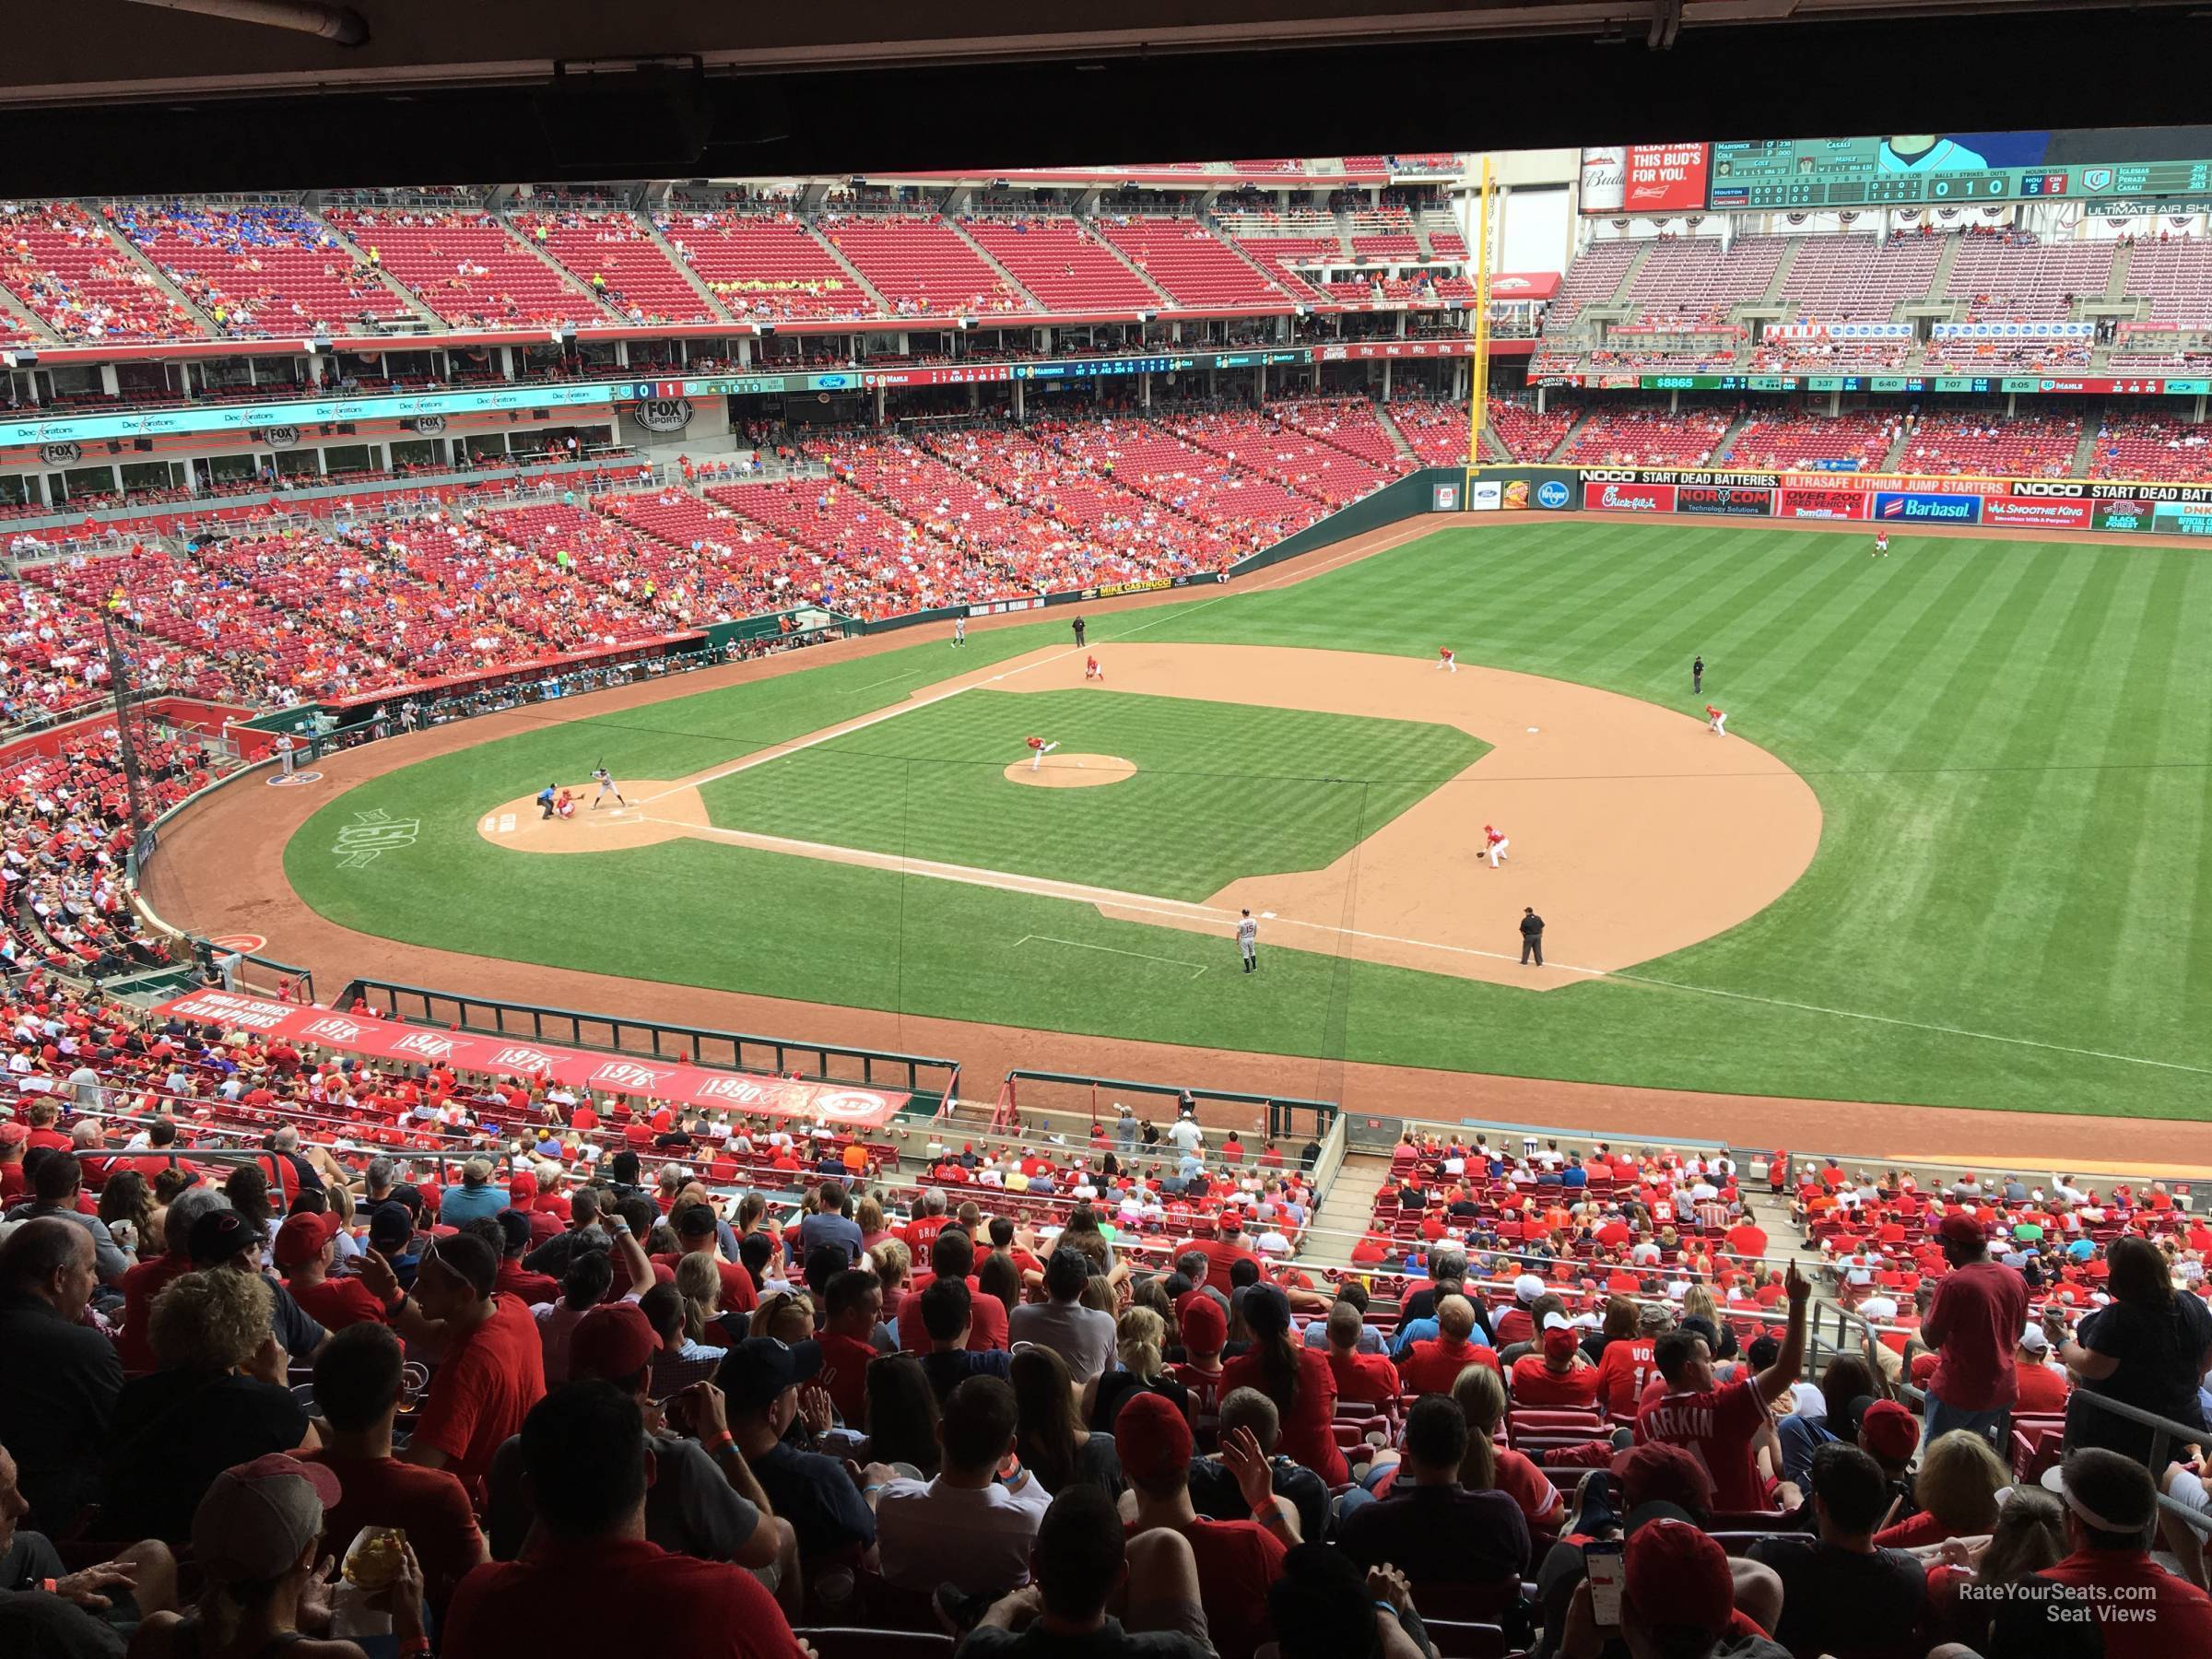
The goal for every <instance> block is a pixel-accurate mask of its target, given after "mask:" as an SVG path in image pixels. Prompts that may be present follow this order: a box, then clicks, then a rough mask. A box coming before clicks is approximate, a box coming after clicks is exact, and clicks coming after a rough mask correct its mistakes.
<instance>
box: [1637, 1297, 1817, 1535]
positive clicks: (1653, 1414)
mask: <svg viewBox="0 0 2212 1659" xmlns="http://www.w3.org/2000/svg"><path fill="white" fill-rule="evenodd" d="M1784 1282H1785V1283H1786V1285H1787V1287H1788V1289H1789V1299H1790V1321H1789V1324H1788V1326H1787V1327H1786V1328H1785V1330H1784V1331H1783V1338H1782V1347H1781V1350H1780V1351H1779V1352H1778V1353H1777V1354H1776V1355H1775V1356H1774V1363H1773V1364H1771V1365H1770V1366H1769V1367H1767V1369H1766V1370H1765V1371H1758V1372H1753V1373H1751V1374H1749V1375H1746V1376H1741V1377H1738V1378H1737V1379H1736V1380H1735V1382H1729V1383H1727V1384H1725V1385H1716V1384H1715V1382H1714V1381H1713V1375H1712V1349H1711V1348H1709V1347H1707V1346H1706V1344H1705V1338H1704V1337H1703V1336H1702V1335H1699V1334H1698V1333H1696V1332H1694V1331H1681V1330H1676V1331H1669V1332H1668V1333H1667V1334H1666V1335H1664V1336H1662V1337H1660V1338H1659V1340H1658V1342H1657V1343H1656V1344H1655V1345H1654V1346H1653V1363H1654V1364H1656V1365H1657V1366H1658V1368H1659V1375H1660V1378H1661V1380H1662V1382H1663V1383H1664V1384H1665V1393H1664V1394H1661V1395H1660V1396H1659V1398H1657V1399H1656V1400H1654V1401H1653V1402H1651V1403H1650V1404H1649V1405H1647V1406H1644V1407H1643V1408H1642V1409H1641V1411H1639V1412H1638V1413H1637V1414H1636V1439H1637V1441H1638V1443H1639V1444H1641V1443H1643V1442H1645V1441H1665V1443H1666V1444H1668V1445H1675V1446H1683V1447H1686V1448H1688V1450H1689V1451H1690V1452H1692V1453H1696V1454H1697V1456H1698V1458H1699V1459H1700V1461H1701V1462H1702V1463H1703V1464H1704V1465H1705V1468H1706V1471H1707V1472H1708V1473H1709V1474H1711V1475H1712V1486H1713V1494H1714V1496H1713V1504H1714V1507H1715V1508H1717V1509H1724V1510H1764V1509H1767V1508H1769V1507H1770V1504H1769V1501H1768V1500H1769V1497H1770V1494H1769V1492H1768V1490H1767V1488H1766V1485H1765V1483H1764V1482H1763V1481H1762V1480H1761V1479H1760V1478H1759V1466H1758V1465H1757V1464H1756V1463H1755V1462H1753V1460H1752V1455H1751V1443H1752V1441H1753V1438H1754V1437H1755V1436H1756V1435H1757V1434H1758V1432H1759V1430H1760V1429H1761V1428H1763V1427H1764V1426H1765V1424H1766V1420H1767V1407H1768V1406H1770V1405H1771V1404H1772V1403H1773V1402H1774V1401H1775V1400H1777V1399H1779V1398H1781V1396H1782V1395H1783V1393H1784V1392H1785V1391H1787V1390H1788V1389H1789V1388H1790V1387H1791V1386H1792V1385H1793V1384H1794V1383H1795V1382H1796V1381H1797V1379H1798V1375H1799V1373H1800V1372H1801V1371H1803V1370H1804V1366H1805V1305H1806V1299H1807V1298H1809V1297H1810V1296H1811V1295H1812V1286H1811V1284H1810V1283H1809V1282H1808V1281H1807V1280H1806V1278H1805V1277H1804V1276H1803V1275H1802V1274H1800V1273H1799V1272H1798V1271H1797V1265H1796V1263H1794V1262H1792V1263H1791V1264H1790V1268H1789V1276H1788V1277H1787V1279H1786V1280H1785V1281H1784ZM1773 1496H1775V1497H1776V1498H1778V1499H1779V1500H1781V1501H1780V1503H1779V1504H1778V1505H1777V1506H1776V1507H1781V1508H1784V1509H1788V1508H1794V1507H1795V1505H1796V1503H1797V1502H1798V1500H1799V1494H1798V1493H1797V1492H1796V1490H1795V1488H1793V1487H1791V1486H1790V1485H1789V1483H1787V1482H1786V1481H1785V1482H1783V1483H1782V1484H1781V1487H1780V1488H1778V1490H1777V1491H1776V1492H1775V1493H1774V1494H1773Z"/></svg>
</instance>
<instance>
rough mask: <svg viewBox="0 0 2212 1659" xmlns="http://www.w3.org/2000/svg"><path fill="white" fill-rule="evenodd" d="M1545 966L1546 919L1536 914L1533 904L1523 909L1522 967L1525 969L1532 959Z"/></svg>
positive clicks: (1538, 964)
mask: <svg viewBox="0 0 2212 1659" xmlns="http://www.w3.org/2000/svg"><path fill="white" fill-rule="evenodd" d="M1531 959H1534V960H1535V964H1536V966H1537V967H1539V968H1541V967H1543V966H1544V918H1543V917H1541V916H1539V915H1537V914H1536V907H1535V905H1533V904H1529V905H1524V906H1522V909H1521V966H1522V967H1524V968H1525V967H1527V966H1528V964H1529V962H1530V960H1531Z"/></svg>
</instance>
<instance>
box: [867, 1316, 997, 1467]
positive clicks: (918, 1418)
mask: <svg viewBox="0 0 2212 1659" xmlns="http://www.w3.org/2000/svg"><path fill="white" fill-rule="evenodd" d="M954 1282H956V1283H957V1282H958V1281H954ZM932 1288H935V1287H934V1286H933V1287H932ZM960 1288H962V1289H966V1288H967V1287H966V1286H964V1285H963V1286H961V1287H960ZM963 1357H965V1356H963ZM975 1357H976V1358H978V1359H982V1358H986V1357H987V1356H984V1355H980V1354H979V1355H977V1356H975ZM998 1358H999V1359H1005V1358H1006V1356H1005V1355H1003V1354H1001V1355H999V1356H998ZM979 1374H982V1375H985V1376H989V1375H993V1374H994V1373H992V1372H988V1371H985V1372H982V1373H979ZM963 1381H965V1379H963ZM1001 1381H1004V1379H1003V1378H1001ZM956 1386H957V1384H956ZM946 1392H947V1394H949V1393H950V1392H951V1390H950V1389H947V1391H946ZM940 1415H941V1414H940V1412H939V1401H938V1397H937V1394H936V1393H935V1390H934V1389H933V1388H932V1387H931V1385H930V1381H929V1376H928V1373H927V1372H925V1371H924V1370H923V1369H922V1362H921V1361H920V1360H918V1359H915V1358H914V1357H913V1356H912V1354H882V1355H879V1356H877V1358H876V1359H874V1360H872V1361H871V1362H870V1363H869V1366H868V1374H867V1398H866V1401H865V1404H864V1406H863V1408H862V1414H861V1419H860V1426H862V1427H865V1429H866V1430H867V1431H868V1439H867V1456H868V1461H869V1462H871V1463H879V1464H888V1465H890V1466H891V1467H892V1468H894V1469H896V1470H897V1471H898V1472H899V1473H900V1474H901V1475H905V1476H910V1477H914V1478H918V1479H923V1480H926V1479H928V1478H929V1477H931V1476H932V1475H935V1473H936V1472H937V1465H938V1462H939V1460H940V1459H941V1458H942V1456H943V1454H944V1449H943V1448H942V1447H941V1446H939V1445H938V1444H937V1419H938V1418H939V1416H940Z"/></svg>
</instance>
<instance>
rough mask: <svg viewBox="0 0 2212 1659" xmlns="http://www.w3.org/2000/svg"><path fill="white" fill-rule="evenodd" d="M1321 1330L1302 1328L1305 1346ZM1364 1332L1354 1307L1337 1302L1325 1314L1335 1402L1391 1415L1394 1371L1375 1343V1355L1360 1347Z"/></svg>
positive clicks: (1365, 1328)
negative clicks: (1381, 1408) (1378, 1409)
mask: <svg viewBox="0 0 2212 1659" xmlns="http://www.w3.org/2000/svg"><path fill="white" fill-rule="evenodd" d="M1321 1328H1322V1322H1321V1321H1319V1320H1316V1321H1314V1322H1313V1323H1312V1324H1310V1325H1308V1326H1307V1327H1306V1340H1307V1346H1309V1347H1311V1346H1312V1337H1313V1333H1314V1332H1315V1331H1316V1330H1319V1329H1321ZM1368 1331H1369V1327H1368V1326H1367V1325H1366V1324H1364V1323H1363V1322H1362V1321H1361V1319H1360V1314H1359V1307H1358V1305H1357V1304H1355V1303H1353V1302H1351V1301H1347V1300H1343V1299H1341V1298H1340V1299H1338V1300H1337V1302H1336V1305H1335V1307H1333V1308H1331V1309H1330V1310H1329V1317H1328V1321H1327V1333H1328V1334H1327V1343H1328V1349H1327V1352H1328V1356H1329V1371H1330V1372H1331V1373H1332V1374H1333V1375H1334V1376H1335V1379H1336V1398H1337V1400H1338V1402H1339V1403H1340V1404H1342V1403H1347V1402H1348V1403H1350V1404H1353V1405H1361V1406H1388V1407H1389V1408H1390V1409H1392V1410H1393V1411H1394V1410H1396V1408H1397V1404H1398V1369H1397V1367H1396V1366H1394V1365H1393V1364H1391V1362H1390V1361H1389V1360H1388V1359H1385V1358H1383V1356H1382V1353H1381V1352H1380V1351H1379V1348H1380V1344H1379V1342H1378V1351H1374V1352H1370V1351H1368V1350H1366V1349H1363V1348H1362V1347H1360V1346H1359V1345H1360V1343H1361V1342H1362V1341H1364V1340H1365V1339H1366V1336H1367V1335H1368Z"/></svg>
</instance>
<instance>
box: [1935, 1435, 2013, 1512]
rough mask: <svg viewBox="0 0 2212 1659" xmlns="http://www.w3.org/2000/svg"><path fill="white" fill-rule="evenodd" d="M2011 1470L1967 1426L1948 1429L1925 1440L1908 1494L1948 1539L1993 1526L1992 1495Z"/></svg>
mask: <svg viewBox="0 0 2212 1659" xmlns="http://www.w3.org/2000/svg"><path fill="white" fill-rule="evenodd" d="M2011 1484H2012V1471H2011V1470H2010V1469H2008V1468H2006V1466H2005V1461H2004V1459H2002V1458H2000V1457H1999V1456H1998V1455H1997V1454H1996V1453H1995V1452H1994V1451H1992V1450H1991V1449H1990V1444H1989V1442H1988V1441H1985V1440H1983V1438H1982V1437H1981V1436H1980V1435H1978V1434H1976V1433H1975V1432H1973V1430H1971V1429H1954V1430H1951V1431H1950V1432H1949V1433H1948V1434H1939V1435H1937V1436H1936V1437H1935V1439H1934V1440H1933V1441H1929V1442H1928V1444H1927V1447H1926V1449H1925V1450H1924V1451H1923V1452H1922V1453H1921V1454H1920V1473H1919V1474H1918V1475H1916V1476H1915V1477H1913V1480H1912V1496H1913V1499H1914V1500H1915V1501H1917V1502H1918V1503H1919V1505H1920V1507H1921V1508H1922V1509H1924V1510H1925V1511H1926V1512H1928V1513H1929V1514H1931V1515H1933V1516H1935V1519H1936V1520H1938V1521H1940V1522H1942V1523H1943V1524H1944V1528H1945V1530H1946V1531H1947V1532H1948V1533H1949V1534H1950V1535H1952V1536H1953V1537H1959V1538H1964V1537H1971V1536H1973V1535H1976V1534H1979V1533H1985V1532H1988V1531H1989V1530H1990V1529H1991V1528H1993V1527H1994V1526H1995V1525H1996V1524H1997V1494H1998V1493H1999V1492H2001V1491H2003V1490H2004V1489H2005V1488H2006V1487H2008V1486H2010V1485H2011Z"/></svg>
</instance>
